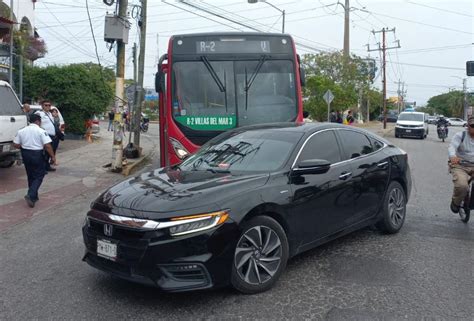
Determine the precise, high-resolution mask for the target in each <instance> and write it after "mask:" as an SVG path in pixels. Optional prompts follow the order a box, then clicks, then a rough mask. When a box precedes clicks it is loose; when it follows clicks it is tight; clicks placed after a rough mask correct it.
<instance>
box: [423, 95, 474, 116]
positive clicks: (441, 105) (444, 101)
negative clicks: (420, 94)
mask: <svg viewBox="0 0 474 321" xmlns="http://www.w3.org/2000/svg"><path fill="white" fill-rule="evenodd" d="M473 103H474V100H473V99H472V98H469V100H468V104H469V105H472V104H473ZM427 107H428V108H430V109H432V110H433V111H434V112H435V113H437V114H441V115H444V116H447V117H461V118H462V117H463V116H464V113H463V111H464V93H463V92H462V91H459V90H455V91H450V92H448V93H444V94H441V95H436V96H433V97H431V98H430V99H429V100H428V105H427Z"/></svg>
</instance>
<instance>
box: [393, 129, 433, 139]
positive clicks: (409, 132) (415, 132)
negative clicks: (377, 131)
mask: <svg viewBox="0 0 474 321" xmlns="http://www.w3.org/2000/svg"><path fill="white" fill-rule="evenodd" d="M425 134H426V133H425V129H424V128H405V127H395V135H396V136H406V137H421V136H423V135H425Z"/></svg>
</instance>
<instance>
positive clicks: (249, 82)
mask: <svg viewBox="0 0 474 321" xmlns="http://www.w3.org/2000/svg"><path fill="white" fill-rule="evenodd" d="M265 60H267V56H265V55H262V57H261V58H260V60H259V61H258V64H257V67H255V70H254V71H253V73H252V75H251V76H250V79H247V69H245V88H244V90H245V110H247V108H248V105H249V104H248V102H249V90H250V86H252V84H253V82H254V80H255V78H257V75H258V73H259V72H260V69H261V68H262V66H263V63H264V62H265Z"/></svg>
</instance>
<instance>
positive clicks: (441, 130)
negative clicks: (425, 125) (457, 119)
mask: <svg viewBox="0 0 474 321" xmlns="http://www.w3.org/2000/svg"><path fill="white" fill-rule="evenodd" d="M447 136H448V129H447V128H446V125H440V126H439V127H438V138H439V139H441V140H442V141H443V143H444V140H445V139H446V137H447Z"/></svg>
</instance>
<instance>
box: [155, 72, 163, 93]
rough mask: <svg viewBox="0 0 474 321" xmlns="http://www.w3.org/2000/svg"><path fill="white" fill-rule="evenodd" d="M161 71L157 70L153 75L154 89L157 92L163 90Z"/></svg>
mask: <svg viewBox="0 0 474 321" xmlns="http://www.w3.org/2000/svg"><path fill="white" fill-rule="evenodd" d="M162 78H163V73H162V72H160V71H158V72H157V73H156V75H155V90H156V92H157V93H162V92H163V86H162V83H163V80H162Z"/></svg>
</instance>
